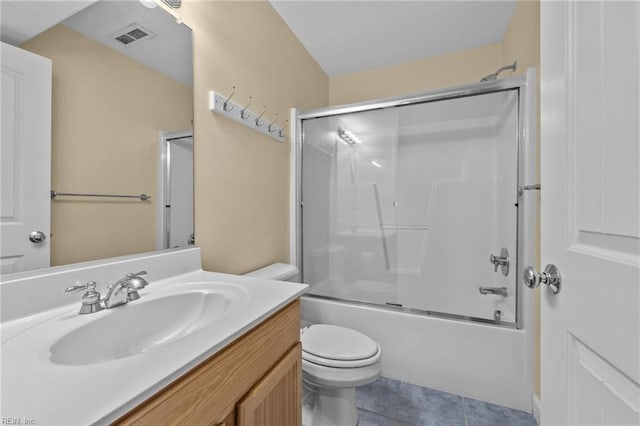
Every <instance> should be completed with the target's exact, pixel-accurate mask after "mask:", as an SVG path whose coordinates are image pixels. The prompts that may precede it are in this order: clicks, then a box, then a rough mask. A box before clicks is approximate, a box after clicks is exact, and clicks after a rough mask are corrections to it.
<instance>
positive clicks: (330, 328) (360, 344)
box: [301, 324, 382, 368]
mask: <svg viewBox="0 0 640 426" xmlns="http://www.w3.org/2000/svg"><path fill="white" fill-rule="evenodd" d="M301 340H302V359H303V360H305V361H308V362H311V363H314V364H317V365H321V366H325V367H333V368H358V367H366V366H369V365H372V364H375V363H376V362H378V361H379V360H380V358H381V356H382V351H381V350H380V345H378V344H377V343H376V342H375V341H373V340H372V339H371V338H369V337H368V336H366V335H364V334H362V333H360V332H358V331H355V330H352V329H349V328H345V327H339V326H336V325H327V324H315V325H312V326H310V327H308V328H307V329H305V330H304V332H303V333H302V337H301Z"/></svg>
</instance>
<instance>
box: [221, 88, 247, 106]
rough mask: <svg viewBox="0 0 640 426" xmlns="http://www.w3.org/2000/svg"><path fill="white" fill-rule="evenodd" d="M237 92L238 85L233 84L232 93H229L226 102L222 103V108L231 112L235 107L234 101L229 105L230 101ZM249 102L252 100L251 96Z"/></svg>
mask: <svg viewBox="0 0 640 426" xmlns="http://www.w3.org/2000/svg"><path fill="white" fill-rule="evenodd" d="M234 93H236V86H233V88H232V89H231V94H230V95H229V97H228V98H227V99H225V100H224V102H223V103H222V109H223V110H225V111H227V112H229V111H231V110H232V109H233V105H234V104H233V103H232V104H231V106H229V101H230V100H231V98H232V97H233V94H234ZM249 102H251V98H249Z"/></svg>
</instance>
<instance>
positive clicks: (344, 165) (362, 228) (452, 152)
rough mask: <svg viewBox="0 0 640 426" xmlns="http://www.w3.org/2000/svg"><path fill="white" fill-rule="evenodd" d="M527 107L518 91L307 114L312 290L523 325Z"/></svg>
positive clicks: (307, 259) (306, 205) (306, 250)
mask: <svg viewBox="0 0 640 426" xmlns="http://www.w3.org/2000/svg"><path fill="white" fill-rule="evenodd" d="M518 102H519V94H518V89H512V90H504V91H499V92H494V93H488V94H481V95H474V96H466V97H458V98H452V99H446V100H438V101H433V102H424V103H416V104H411V105H406V106H396V107H392V108H381V109H376V110H370V111H363V112H356V113H348V114H334V115H328V116H323V117H319V118H308V119H303V120H302V132H303V143H302V154H301V164H302V166H301V168H302V189H301V191H302V202H303V208H302V214H301V222H302V228H301V230H302V238H301V239H302V244H301V248H302V270H303V280H304V282H305V283H308V284H310V285H311V289H310V294H312V295H316V296H319V297H327V298H332V299H341V300H350V301H356V302H365V303H371V304H376V305H384V306H387V307H396V308H398V309H407V310H412V311H415V312H424V313H431V314H436V315H441V316H449V317H454V318H455V317H458V318H473V319H480V320H488V321H493V320H498V321H501V322H509V323H512V322H515V315H516V297H515V296H516V294H515V293H516V291H515V288H516V286H515V284H516V275H517V274H516V272H515V271H516V267H515V266H516V265H515V259H516V251H517V217H518V194H517V190H518V188H517V180H518V179H517V176H518V137H519V130H518V129H519V121H518V120H519V114H518V113H519V110H518ZM503 248H504V251H503ZM501 251H502V255H504V257H508V259H502V257H501ZM505 253H508V254H505ZM492 254H493V255H495V256H496V257H494V258H492V262H490V256H491V255H492ZM505 262H509V263H510V269H509V268H507V266H508V265H501V264H500V263H505ZM495 269H497V270H495ZM507 269H509V270H508V271H507ZM503 272H504V273H503ZM505 273H506V274H505Z"/></svg>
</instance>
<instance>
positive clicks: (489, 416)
mask: <svg viewBox="0 0 640 426" xmlns="http://www.w3.org/2000/svg"><path fill="white" fill-rule="evenodd" d="M356 404H357V406H358V412H359V416H360V419H359V421H358V426H406V425H411V426H422V425H425V426H536V421H535V419H534V418H533V416H532V415H531V414H529V413H525V412H524V411H518V410H513V409H511V408H507V407H503V406H500V405H495V404H490V403H488V402H483V401H478V400H476V399H471V398H464V397H462V396H459V395H454V394H451V393H447V392H440V391H437V390H433V389H429V388H423V387H420V386H415V385H411V384H408V383H404V382H399V381H397V380H392V379H387V378H385V377H381V378H380V379H378V380H376V381H375V382H373V383H371V384H370V385H367V386H362V387H359V388H357V389H356Z"/></svg>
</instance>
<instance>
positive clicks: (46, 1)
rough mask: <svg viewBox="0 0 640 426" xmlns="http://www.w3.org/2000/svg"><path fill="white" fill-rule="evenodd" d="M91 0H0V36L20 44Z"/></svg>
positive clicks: (89, 4) (12, 42) (9, 41)
mask: <svg viewBox="0 0 640 426" xmlns="http://www.w3.org/2000/svg"><path fill="white" fill-rule="evenodd" d="M95 1H96V0H72V1H60V0H43V1H24V0H23V1H15V0H14V1H0V12H1V13H0V39H2V41H3V42H5V43H8V44H12V45H14V46H20V45H21V44H22V43H24V42H25V41H27V40H29V39H30V38H33V37H35V36H37V35H38V34H40V33H41V32H43V31H46V30H48V29H49V28H51V27H53V26H54V25H56V24H58V23H60V22H61V21H63V20H65V19H66V18H68V17H69V16H71V15H73V14H75V13H77V12H79V11H80V10H82V9H84V8H85V7H88V6H91V4H92V3H94V2H95Z"/></svg>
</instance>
